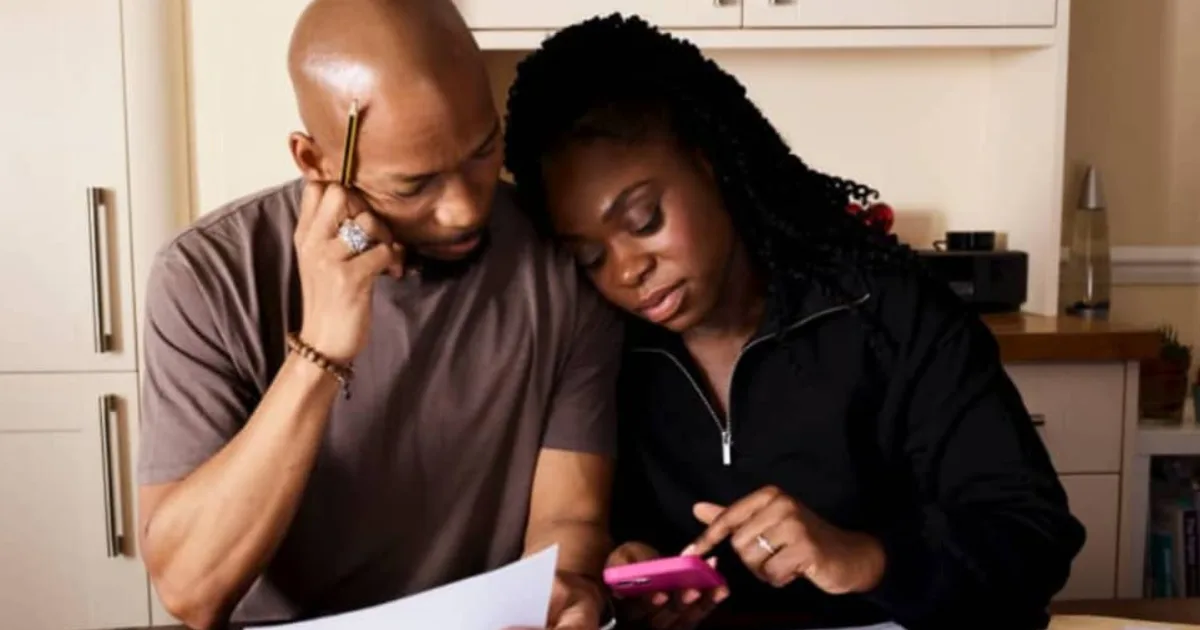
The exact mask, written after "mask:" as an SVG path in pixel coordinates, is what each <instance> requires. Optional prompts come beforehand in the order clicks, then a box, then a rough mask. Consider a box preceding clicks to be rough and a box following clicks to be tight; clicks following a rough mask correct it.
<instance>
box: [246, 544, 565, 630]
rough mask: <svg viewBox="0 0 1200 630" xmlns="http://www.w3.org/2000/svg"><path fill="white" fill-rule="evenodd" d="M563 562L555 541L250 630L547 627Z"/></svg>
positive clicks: (446, 629) (481, 629)
mask: <svg viewBox="0 0 1200 630" xmlns="http://www.w3.org/2000/svg"><path fill="white" fill-rule="evenodd" d="M557 563H558V546H557V545H555V546H553V547H550V548H548V549H546V550H543V551H540V552H538V553H536V554H534V555H532V556H529V557H527V558H522V559H521V560H518V561H516V562H514V563H512V564H509V565H506V566H503V567H500V568H499V569H495V570H493V571H490V572H488V573H483V574H481V575H476V576H474V577H470V578H467V579H464V580H460V581H458V582H453V583H451V584H446V585H444V586H440V587H438V588H435V589H432V590H428V591H425V592H423V593H417V594H416V595H410V596H408V597H405V598H402V599H397V600H394V601H391V602H387V603H385V604H379V605H377V606H372V607H370V608H363V609H360V610H355V611H351V612H346V613H340V614H336V615H330V616H328V617H321V618H319V619H310V620H307V621H299V622H296V623H291V624H285V625H274V626H269V627H259V628H247V629H246V630H396V628H439V629H440V630H502V629H503V628H508V627H514V626H524V627H530V628H544V627H545V626H546V615H547V614H548V613H549V611H550V589H551V588H552V587H553V585H554V568H555V567H556V566H557Z"/></svg>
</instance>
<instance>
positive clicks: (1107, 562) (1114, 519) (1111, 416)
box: [1005, 361, 1138, 599]
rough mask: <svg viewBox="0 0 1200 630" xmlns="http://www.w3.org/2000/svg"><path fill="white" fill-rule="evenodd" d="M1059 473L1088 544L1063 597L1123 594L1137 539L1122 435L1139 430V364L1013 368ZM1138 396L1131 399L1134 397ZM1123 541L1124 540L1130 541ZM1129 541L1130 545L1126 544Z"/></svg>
mask: <svg viewBox="0 0 1200 630" xmlns="http://www.w3.org/2000/svg"><path fill="white" fill-rule="evenodd" d="M1005 367H1006V369H1007V371H1008V374H1009V376H1010V378H1012V381H1013V383H1014V384H1015V385H1016V386H1017V390H1018V391H1019V392H1020V393H1021V398H1022V400H1023V401H1024V402H1025V406H1026V408H1027V409H1028V410H1029V413H1030V415H1031V416H1032V418H1033V421H1034V423H1035V424H1036V425H1037V429H1038V433H1039V434H1040V435H1041V436H1042V441H1043V443H1044V444H1045V445H1046V450H1047V451H1049V453H1050V459H1051V461H1052V462H1053V463H1054V468H1055V470H1057V471H1058V474H1059V481H1060V482H1061V483H1062V485H1063V488H1064V489H1065V490H1066V493H1067V502H1068V505H1069V506H1070V509H1071V513H1072V514H1074V515H1075V518H1077V519H1079V521H1080V523H1082V524H1083V526H1084V528H1086V529H1087V539H1086V540H1085V541H1084V545H1083V548H1082V549H1081V550H1080V551H1079V554H1078V555H1077V556H1076V557H1075V561H1074V562H1073V563H1072V566H1071V576H1070V578H1069V579H1068V580H1067V584H1066V586H1064V587H1063V588H1062V590H1060V591H1059V593H1058V594H1057V595H1056V599H1111V598H1113V597H1116V596H1117V593H1118V585H1119V580H1120V578H1121V571H1127V570H1129V569H1128V568H1127V567H1124V566H1122V563H1121V558H1122V554H1123V552H1124V550H1125V548H1126V547H1127V545H1128V539H1129V538H1130V536H1132V535H1134V534H1133V533H1132V532H1131V531H1129V530H1130V529H1131V528H1130V527H1129V526H1128V523H1127V522H1126V523H1123V522H1122V521H1123V519H1122V513H1123V511H1124V512H1128V511H1129V510H1130V509H1131V506H1130V505H1129V504H1128V497H1124V500H1125V501H1126V503H1124V504H1123V503H1122V500H1123V497H1122V492H1121V488H1122V483H1123V482H1124V481H1125V480H1126V479H1127V478H1128V476H1129V475H1130V474H1131V472H1130V470H1129V466H1128V465H1127V462H1126V459H1125V456H1126V453H1125V442H1124V440H1123V438H1122V436H1123V435H1124V434H1125V433H1126V427H1128V426H1131V425H1136V423H1137V418H1136V416H1135V413H1136V409H1132V408H1131V407H1130V405H1128V404H1127V402H1128V401H1129V400H1131V396H1132V400H1136V398H1137V397H1136V391H1137V390H1136V378H1137V369H1138V368H1137V363H1136V362H1125V361H1079V362H1074V361H1046V362H1014V363H1009V364H1007V365H1006V366H1005ZM1131 392H1132V394H1131ZM1123 539H1124V541H1123ZM1123 542H1124V544H1123Z"/></svg>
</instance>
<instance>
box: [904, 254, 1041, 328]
mask: <svg viewBox="0 0 1200 630" xmlns="http://www.w3.org/2000/svg"><path fill="white" fill-rule="evenodd" d="M917 255H918V256H920V258H921V260H922V261H923V262H924V263H925V268H926V269H928V270H929V272H930V273H931V274H932V275H933V276H935V277H937V278H939V279H941V280H943V281H945V282H946V283H947V284H949V285H950V288H951V290H953V291H954V292H955V293H956V294H958V296H959V297H960V298H962V299H963V300H964V301H965V302H966V303H967V304H968V305H970V306H971V308H972V309H974V310H975V311H977V312H979V313H1007V312H1014V311H1019V310H1021V305H1023V304H1024V303H1025V300H1026V297H1027V295H1026V294H1027V291H1028V290H1029V255H1028V254H1026V253H1025V252H1016V251H936V250H920V251H918V252H917Z"/></svg>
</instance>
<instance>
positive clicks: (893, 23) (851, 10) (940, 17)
mask: <svg viewBox="0 0 1200 630" xmlns="http://www.w3.org/2000/svg"><path fill="white" fill-rule="evenodd" d="M742 2H743V15H744V17H743V24H744V25H745V26H746V27H747V28H753V27H772V28H781V27H791V28H953V27H958V28H969V27H1052V26H1054V25H1055V15H1056V12H1057V5H1056V3H1057V0H742Z"/></svg>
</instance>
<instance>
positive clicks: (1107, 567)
mask: <svg viewBox="0 0 1200 630" xmlns="http://www.w3.org/2000/svg"><path fill="white" fill-rule="evenodd" d="M1061 481H1062V485H1063V489H1064V490H1066V492H1067V502H1068V503H1069V504H1070V506H1071V513H1072V514H1074V515H1075V518H1078V519H1079V521H1080V522H1081V523H1083V526H1084V527H1086V528H1087V540H1086V541H1085V542H1084V543H1083V549H1081V550H1080V551H1079V554H1078V555H1076V556H1075V561H1074V562H1072V563H1071V577H1070V578H1068V579H1067V584H1066V586H1064V587H1063V588H1062V590H1060V591H1059V592H1058V595H1056V596H1055V598H1056V599H1060V600H1063V599H1112V598H1114V597H1116V589H1117V550H1118V547H1119V545H1118V540H1117V537H1118V532H1119V527H1118V523H1119V518H1118V510H1119V505H1118V497H1119V496H1120V489H1121V476H1120V475H1116V474H1112V475H1090V474H1088V475H1063V476H1062V478H1061Z"/></svg>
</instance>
